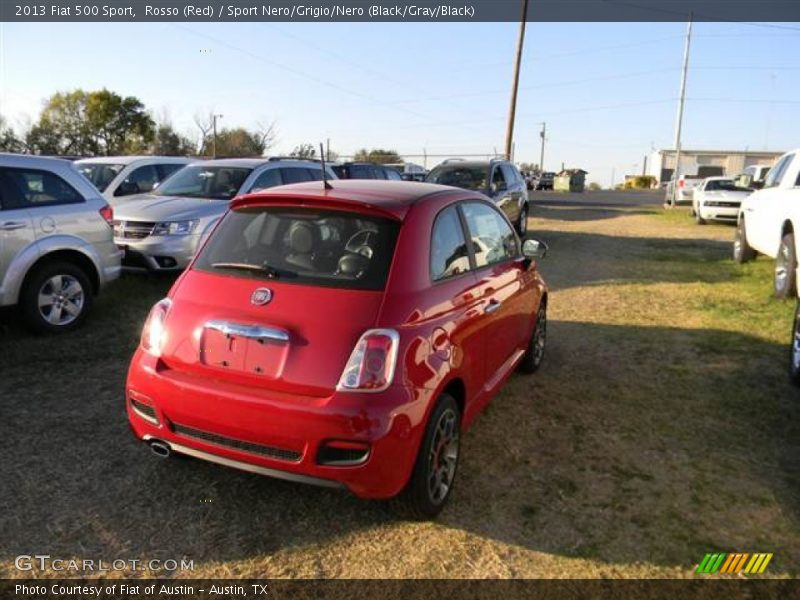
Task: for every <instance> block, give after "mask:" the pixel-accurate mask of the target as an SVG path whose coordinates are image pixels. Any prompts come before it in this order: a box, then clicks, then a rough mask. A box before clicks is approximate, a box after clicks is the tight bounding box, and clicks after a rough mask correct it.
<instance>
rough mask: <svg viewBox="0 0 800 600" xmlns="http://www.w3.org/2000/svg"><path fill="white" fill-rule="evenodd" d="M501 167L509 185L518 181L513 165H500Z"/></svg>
mask: <svg viewBox="0 0 800 600" xmlns="http://www.w3.org/2000/svg"><path fill="white" fill-rule="evenodd" d="M500 169H502V171H503V177H505V180H506V181H507V182H508V185H511V184H513V183H516V182H517V179H518V178H517V174H516V173H515V172H514V168H513V167H512V166H511V165H500Z"/></svg>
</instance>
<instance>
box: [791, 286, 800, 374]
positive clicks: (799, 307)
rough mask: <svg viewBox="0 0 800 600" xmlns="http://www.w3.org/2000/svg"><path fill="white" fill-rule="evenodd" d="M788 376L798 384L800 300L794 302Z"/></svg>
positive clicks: (799, 368)
mask: <svg viewBox="0 0 800 600" xmlns="http://www.w3.org/2000/svg"><path fill="white" fill-rule="evenodd" d="M789 376H790V377H791V378H792V382H793V383H794V384H795V385H800V301H798V302H797V303H796V304H795V309H794V325H793V326H792V347H791V355H790V360H789Z"/></svg>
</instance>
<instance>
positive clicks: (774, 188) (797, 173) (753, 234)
mask: <svg viewBox="0 0 800 600" xmlns="http://www.w3.org/2000/svg"><path fill="white" fill-rule="evenodd" d="M798 238H800V149H798V150H793V151H792V152H787V153H786V154H784V155H783V156H781V157H780V158H779V159H778V161H777V162H776V163H775V165H774V166H773V167H772V168H771V169H770V171H769V173H768V174H767V178H766V180H765V181H764V187H763V189H760V190H758V191H755V192H753V193H752V194H750V195H749V196H747V198H745V199H744V200H743V201H742V205H741V208H740V210H739V217H738V219H737V228H736V238H735V240H734V242H733V259H734V260H735V261H736V262H739V263H743V262H746V261H748V260H752V259H754V258H755V257H756V254H757V253H761V254H765V255H767V256H769V257H771V258H774V259H775V271H774V277H773V285H774V288H775V296H777V297H778V298H788V297H791V296H793V295H795V294H796V293H797V257H798V255H800V252H798V247H797V240H798Z"/></svg>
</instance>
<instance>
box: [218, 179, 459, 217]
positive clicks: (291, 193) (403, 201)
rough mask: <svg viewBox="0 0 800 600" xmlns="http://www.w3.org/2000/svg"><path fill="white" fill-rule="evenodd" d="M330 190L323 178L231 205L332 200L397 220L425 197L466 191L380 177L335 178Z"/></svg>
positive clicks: (288, 186) (272, 190)
mask: <svg viewBox="0 0 800 600" xmlns="http://www.w3.org/2000/svg"><path fill="white" fill-rule="evenodd" d="M328 183H330V184H331V186H332V187H331V189H325V188H324V187H323V184H322V182H321V181H309V182H303V183H293V184H290V185H282V186H279V187H274V188H268V189H266V190H263V191H260V192H258V193H256V194H247V195H245V196H240V197H239V198H238V199H237V200H235V201H234V203H233V204H232V206H233V207H236V206H237V205H240V204H250V203H252V202H253V201H258V200H265V201H268V200H270V199H272V198H281V197H283V198H287V197H288V198H293V199H298V200H302V199H304V198H305V199H308V200H332V201H334V202H342V203H344V204H351V205H352V204H363V205H365V206H369V207H373V208H376V209H378V210H381V211H383V212H388V213H390V214H392V215H393V216H395V217H396V218H398V219H403V218H404V217H405V215H406V213H407V212H408V210H409V208H410V207H411V205H412V204H414V203H415V202H417V201H418V200H421V199H422V198H425V197H428V196H431V195H434V194H441V193H447V192H449V193H461V194H464V193H466V191H465V190H462V189H459V188H453V187H450V186H446V185H437V184H433V183H421V182H414V181H392V180H380V179H335V180H330V181H329V182H328Z"/></svg>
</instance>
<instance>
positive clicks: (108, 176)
mask: <svg viewBox="0 0 800 600" xmlns="http://www.w3.org/2000/svg"><path fill="white" fill-rule="evenodd" d="M75 168H76V169H78V172H79V173H80V174H81V175H83V176H84V177H86V179H88V180H89V181H91V182H92V184H94V187H96V188H97V189H98V190H100V191H101V192H104V191H106V188H107V187H108V184H109V183H111V181H112V180H113V179H114V177H116V176H117V175H119V172H120V171H122V169H124V168H125V165H118V164H115V163H83V164H80V163H78V164H76V165H75Z"/></svg>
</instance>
